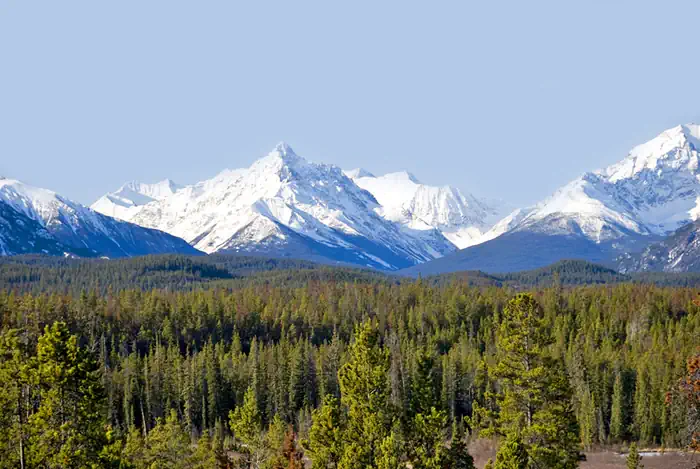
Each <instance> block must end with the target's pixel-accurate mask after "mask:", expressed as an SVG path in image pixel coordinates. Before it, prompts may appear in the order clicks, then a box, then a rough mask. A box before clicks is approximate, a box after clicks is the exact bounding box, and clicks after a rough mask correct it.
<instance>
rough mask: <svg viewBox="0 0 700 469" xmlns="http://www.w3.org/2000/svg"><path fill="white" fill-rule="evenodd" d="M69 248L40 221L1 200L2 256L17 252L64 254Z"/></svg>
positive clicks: (0, 239) (0, 249)
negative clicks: (55, 237)
mask: <svg viewBox="0 0 700 469" xmlns="http://www.w3.org/2000/svg"><path fill="white" fill-rule="evenodd" d="M66 250H67V248H66V247H65V246H62V245H61V243H59V242H58V241H56V239H54V237H53V236H51V234H50V233H49V232H48V231H47V230H46V228H44V227H43V226H42V225H41V224H40V223H39V222H37V221H35V220H32V219H31V218H29V217H28V216H26V215H25V214H24V213H23V212H20V211H18V210H16V209H15V208H14V207H13V206H11V205H9V204H7V203H6V202H4V201H0V256H10V255H15V254H50V255H56V256H58V255H63V254H64V253H65V252H66Z"/></svg>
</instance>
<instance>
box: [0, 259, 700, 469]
mask: <svg viewBox="0 0 700 469" xmlns="http://www.w3.org/2000/svg"><path fill="white" fill-rule="evenodd" d="M66 262H71V261H66ZM144 262H145V263H144V267H143V269H144V270H143V272H144V275H145V274H146V273H147V271H148V267H147V264H148V262H146V261H144ZM90 265H91V266H93V267H90V268H96V267H94V266H97V265H99V264H94V265H93V264H90ZM110 265H111V266H118V265H119V264H110ZM112 268H114V269H117V267H112ZM211 269H212V270H207V269H201V268H194V267H193V268H192V269H191V275H192V276H193V278H199V279H204V278H206V277H207V276H209V275H213V276H215V277H216V276H218V275H219V274H221V272H220V271H219V270H216V269H219V267H216V266H212V267H211ZM176 270H177V269H176ZM59 271H60V269H59ZM226 272H227V275H231V273H230V271H229V270H226ZM283 272H284V273H283V275H284V276H286V277H287V280H282V279H279V278H278V281H275V282H260V281H258V280H256V279H255V277H251V278H250V279H247V280H249V281H248V283H246V281H247V280H246V279H245V278H243V279H238V281H239V282H241V283H240V284H237V286H236V287H235V288H223V289H221V288H208V289H205V290H203V289H191V290H192V291H184V292H176V291H168V290H165V289H159V290H143V289H142V288H138V289H122V290H119V291H116V290H114V291H110V290H109V289H107V290H105V289H103V288H102V286H100V287H99V289H97V290H86V291H85V292H84V293H80V294H75V295H73V294H64V293H49V292H48V291H49V290H50V289H49V288H48V286H47V285H44V287H46V291H47V292H46V293H42V294H36V295H31V294H18V293H16V292H12V291H9V292H5V293H2V294H0V321H1V323H0V324H1V325H2V331H3V332H2V337H1V340H0V354H2V357H3V359H2V361H0V375H1V376H0V378H1V379H0V383H1V384H0V386H1V387H2V389H1V390H0V412H2V415H0V420H1V421H2V422H3V424H2V425H0V461H2V463H0V467H8V468H9V467H13V468H14V467H20V464H19V461H20V458H23V459H24V461H25V466H24V467H52V468H53V467H90V466H89V464H88V462H86V461H91V462H90V464H94V467H137V468H142V467H143V468H146V467H149V468H150V467H201V468H205V467H279V468H283V467H284V468H287V467H302V464H312V465H313V467H342V468H351V467H376V468H389V467H402V466H405V465H406V464H410V466H411V467H413V468H419V467H425V468H428V467H445V468H446V467H470V466H471V457H470V456H469V455H468V454H467V452H466V446H465V445H466V443H467V442H468V441H470V440H473V439H475V438H477V437H478V436H479V435H481V436H483V437H488V438H495V441H504V444H503V445H501V447H502V451H499V458H501V459H500V463H499V460H497V461H496V462H495V464H496V467H515V466H504V465H502V464H505V462H504V461H505V459H504V458H509V457H510V458H516V459H517V458H518V457H521V456H522V455H525V457H526V459H527V457H530V458H538V459H537V460H541V461H550V462H549V463H546V464H545V463H542V464H540V465H539V467H575V466H576V465H577V464H578V460H577V459H576V455H577V454H578V450H579V449H586V448H593V447H598V446H600V445H610V444H618V443H622V444H627V443H629V442H632V441H638V442H640V444H642V445H649V446H665V447H667V448H684V447H687V446H688V445H689V444H691V437H692V433H693V432H695V431H698V428H697V427H694V426H693V425H697V422H696V420H694V419H697V410H698V408H697V405H698V404H697V390H693V388H692V386H691V387H690V388H681V387H680V386H679V380H681V378H682V377H683V376H686V375H688V376H692V373H696V374H697V367H696V368H692V367H690V366H687V363H688V360H689V358H691V357H692V356H693V355H694V354H696V353H698V347H699V346H700V307H699V306H698V305H697V304H696V301H695V300H696V299H697V291H696V290H694V289H688V288H660V287H656V286H652V285H633V284H621V285H614V286H582V287H575V288H562V287H548V288H543V289H539V290H537V291H536V292H534V296H532V297H530V296H528V295H520V296H519V297H518V298H516V299H515V300H511V299H512V298H513V295H514V292H513V290H511V289H508V288H501V287H488V286H487V287H472V286H469V284H468V282H460V281H452V282H446V283H444V284H433V283H431V282H426V281H422V280H418V281H410V282H403V283H396V282H388V281H374V280H373V278H371V277H370V278H368V279H367V278H366V279H364V280H363V279H362V278H361V277H357V276H356V277H354V278H353V277H350V281H345V279H343V278H342V275H345V274H348V272H347V271H341V273H342V272H344V273H343V274H342V275H341V274H340V273H339V274H338V275H337V276H336V278H332V276H330V275H327V276H325V277H323V276H316V277H315V278H309V276H308V274H307V273H305V271H303V270H302V271H300V272H299V274H298V275H300V276H301V279H302V280H299V279H295V277H294V275H295V274H294V273H292V272H290V271H283ZM308 272H314V270H313V269H311V270H309V271H308ZM353 272H354V271H353ZM277 274H280V273H279V272H277ZM367 275H369V274H367ZM136 285H138V286H139V287H143V284H139V283H137V284H136ZM4 286H7V284H4ZM72 336H74V337H75V339H71V337H72ZM523 341H525V342H523ZM524 343H530V344H531V346H530V347H532V344H536V345H537V346H536V347H535V348H529V349H528V350H525V349H522V350H521V349H519V348H518V344H524ZM524 350H525V351H524ZM522 353H525V354H526V355H523V356H527V357H529V358H528V359H527V360H528V363H534V364H538V365H537V366H534V365H533V366H534V368H532V369H529V368H528V369H527V370H524V371H523V372H522V373H523V374H522V376H523V377H527V379H524V378H523V379H521V378H520V377H519V376H520V375H519V374H518V375H516V376H513V374H512V373H510V374H509V373H508V372H507V370H508V367H509V366H516V365H513V364H517V363H524V362H523V361H522V360H521V358H522V356H521V354H522ZM533 354H534V355H533ZM519 357H520V358H519ZM517 366H520V365H517ZM533 370H534V371H533ZM536 370H540V371H536ZM547 370H549V371H547ZM552 370H560V371H561V372H560V373H554V374H552V373H553V371H552ZM548 373H549V374H548ZM688 379H690V378H688ZM693 379H697V377H695V378H693ZM692 382H693V381H684V383H692ZM697 383H700V382H697ZM698 385H700V384H698ZM688 389H689V390H688ZM532 393H535V394H532ZM527 396H530V397H527ZM532 396H540V397H539V399H540V404H537V403H536V400H535V401H532V400H530V401H527V402H530V404H528V406H526V407H527V408H528V409H531V410H532V412H534V413H533V414H531V413H530V411H528V412H527V413H523V412H524V411H523V410H522V409H521V408H520V407H518V405H519V404H518V403H519V402H520V403H522V402H525V401H521V400H520V399H531V398H532ZM693 399H695V400H693ZM543 403H544V404H543ZM547 403H553V405H555V406H558V407H556V408H555V409H553V408H551V406H550V407H547V405H548V404H547ZM694 406H695V407H694ZM557 409H558V410H557ZM694 412H695V413H694ZM543 416H550V417H551V418H550V417H547V419H546V422H544V421H542V422H540V423H537V422H539V420H537V419H542V418H544V417H543ZM526 417H527V418H526ZM523 419H524V420H523ZM533 419H534V420H533ZM567 419H568V420H567ZM523 422H529V423H523ZM543 422H544V423H543ZM567 422H568V423H567ZM562 428H566V430H561V429H562ZM546 429H549V430H546ZM545 430H546V431H554V432H555V434H558V433H557V432H559V431H560V430H561V431H566V432H568V433H566V434H567V435H571V439H570V440H566V441H568V443H566V442H563V441H564V440H562V441H559V440H557V441H556V442H555V441H554V440H552V443H551V447H552V448H555V449H556V451H558V452H556V454H555V452H550V453H547V452H546V451H543V450H542V445H541V444H540V446H538V444H537V443H536V442H537V441H540V440H539V439H541V438H543V436H542V435H544V434H543V433H542V432H543V431H545ZM567 438H568V437H567ZM197 442H198V443H197ZM353 445H354V446H353ZM566 445H568V446H566ZM560 447H561V448H560ZM506 450H512V451H511V453H512V454H509V453H508V451H506ZM552 451H554V449H553V450H552ZM353 455H355V456H353ZM518 455H520V456H518ZM528 455H529V456H528ZM557 455H558V456H557ZM564 455H565V456H564ZM353 458H356V459H353ZM547 458H548V459H547ZM552 458H554V459H552ZM557 458H563V459H561V461H562V462H561V464H559V463H554V462H551V461H554V460H557ZM534 460H535V459H531V461H534ZM69 462H70V464H69ZM499 464H501V466H499ZM530 466H531V465H530V464H528V467H530ZM518 467H520V466H518Z"/></svg>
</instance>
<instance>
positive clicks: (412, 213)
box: [346, 169, 502, 249]
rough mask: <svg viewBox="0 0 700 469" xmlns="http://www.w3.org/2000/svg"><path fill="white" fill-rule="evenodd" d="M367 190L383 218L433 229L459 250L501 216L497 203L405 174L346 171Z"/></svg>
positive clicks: (469, 244)
mask: <svg viewBox="0 0 700 469" xmlns="http://www.w3.org/2000/svg"><path fill="white" fill-rule="evenodd" d="M346 174H348V175H350V176H351V177H352V178H353V180H354V181H355V183H356V184H357V185H358V186H360V187H362V188H363V189H365V190H367V191H369V192H370V193H371V194H372V195H374V197H375V198H376V199H377V201H378V202H379V204H380V205H381V207H380V208H379V210H378V213H379V214H380V215H382V216H383V217H384V218H386V219H388V220H391V221H394V222H398V223H400V224H402V225H404V226H407V227H409V228H411V229H416V230H426V229H437V230H439V231H440V232H441V233H442V234H443V235H444V236H445V237H446V238H447V239H449V240H450V241H451V242H452V243H453V244H454V245H455V246H457V247H458V248H460V249H462V248H465V247H468V246H472V245H475V244H479V243H480V242H482V240H483V235H484V234H485V233H486V232H487V231H488V230H489V228H491V227H492V226H493V224H494V223H495V222H496V221H497V220H498V219H499V218H500V217H501V216H502V209H501V208H500V207H499V206H498V205H497V204H495V203H494V204H490V203H487V202H486V201H484V200H479V199H477V198H475V197H474V196H472V195H470V194H463V193H462V192H461V191H460V190H459V189H456V188H454V187H450V186H442V187H436V186H428V185H425V184H421V183H420V181H418V179H417V178H416V177H415V176H413V175H412V174H411V173H408V172H398V173H390V174H385V175H384V176H380V177H375V176H373V175H372V174H371V173H369V172H367V171H364V170H362V169H356V170H352V171H346Z"/></svg>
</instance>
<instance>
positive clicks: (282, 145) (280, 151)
mask: <svg viewBox="0 0 700 469" xmlns="http://www.w3.org/2000/svg"><path fill="white" fill-rule="evenodd" d="M270 154H271V155H272V154H276V155H278V156H279V157H280V158H299V156H298V155H297V154H296V153H294V149H293V148H292V147H291V146H290V145H289V144H288V143H287V142H284V141H282V142H279V143H278V144H277V145H275V148H274V149H273V150H272V151H271V152H270Z"/></svg>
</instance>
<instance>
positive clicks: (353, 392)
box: [338, 321, 400, 469]
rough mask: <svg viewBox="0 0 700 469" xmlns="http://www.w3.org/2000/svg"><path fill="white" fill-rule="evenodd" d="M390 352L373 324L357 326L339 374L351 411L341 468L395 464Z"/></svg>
mask: <svg viewBox="0 0 700 469" xmlns="http://www.w3.org/2000/svg"><path fill="white" fill-rule="evenodd" d="M388 371H389V351H388V350H387V349H386V348H384V347H383V346H382V344H381V336H380V334H379V331H378V330H377V328H376V327H374V326H373V325H372V324H371V323H370V322H369V321H366V322H364V323H363V324H361V325H359V326H357V328H356V331H355V340H354V342H353V344H352V345H351V346H350V353H349V359H348V361H347V362H346V363H345V364H344V365H343V366H342V367H341V369H340V372H339V374H338V376H339V381H340V394H341V402H342V403H343V405H344V406H345V407H346V408H347V424H346V428H345V429H344V431H343V441H344V448H343V455H342V457H341V459H340V462H339V464H338V467H340V468H342V469H354V468H357V467H363V468H367V469H374V468H378V467H379V466H380V463H379V461H380V460H381V461H382V463H381V464H389V462H388V461H393V459H394V457H395V453H396V448H397V447H398V446H399V445H400V442H399V441H398V437H397V435H396V433H395V432H394V431H393V430H392V428H393V426H394V423H395V422H396V418H395V416H394V412H393V410H392V409H390V408H389V406H388V403H389V396H390V388H389V383H388V379H387V377H388Z"/></svg>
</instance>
